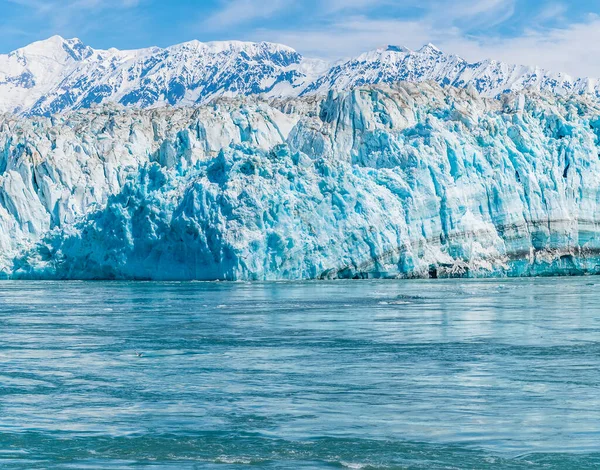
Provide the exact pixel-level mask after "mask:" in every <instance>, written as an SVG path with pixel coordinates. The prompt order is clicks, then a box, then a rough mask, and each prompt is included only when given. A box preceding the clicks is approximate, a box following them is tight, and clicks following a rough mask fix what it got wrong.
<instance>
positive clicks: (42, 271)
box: [0, 83, 600, 280]
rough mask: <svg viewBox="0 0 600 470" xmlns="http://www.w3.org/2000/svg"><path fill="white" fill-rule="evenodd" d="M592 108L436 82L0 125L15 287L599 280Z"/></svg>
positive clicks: (599, 111)
mask: <svg viewBox="0 0 600 470" xmlns="http://www.w3.org/2000/svg"><path fill="white" fill-rule="evenodd" d="M599 132H600V104H599V103H598V102H597V101H596V100H595V99H593V98H591V97H585V96H583V97H581V96H578V97H554V96H548V95H536V94H528V93H525V94H520V95H506V96H503V97H502V98H500V99H497V100H496V99H484V98H481V97H480V96H479V95H478V94H477V93H476V92H475V91H472V90H458V89H453V88H446V89H442V88H441V87H439V86H438V85H435V84H432V83H423V84H408V83H404V84H399V85H395V86H393V87H391V88H390V87H388V86H384V85H382V86H377V87H366V88H358V89H355V90H353V91H350V92H340V93H336V92H331V93H330V94H329V95H328V96H327V97H326V98H325V99H319V98H316V97H306V98H303V99H293V100H292V99H287V100H277V101H270V102H260V101H251V100H248V99H246V100H234V101H222V102H219V103H217V104H215V105H211V106H206V107H201V108H197V109H177V110H173V109H161V110H154V111H122V110H115V109H107V108H100V109H97V110H92V111H85V112H79V113H71V114H67V115H64V116H63V117H60V118H54V119H43V118H36V119H31V120H27V121H12V120H11V118H5V120H4V122H2V124H1V127H0V143H1V147H0V148H3V149H4V151H3V153H2V160H1V162H0V170H2V177H1V178H2V179H1V181H0V224H1V225H0V233H2V237H1V238H0V244H1V247H2V250H3V252H4V253H5V255H4V260H3V266H4V272H5V273H6V275H7V276H11V277H17V278H138V279H251V280H254V279H306V278H335V277H413V276H419V277H427V276H429V277H444V276H502V275H534V274H542V275H544V274H548V275H551V274H581V273H586V272H590V273H596V272H598V271H600V256H599V253H600V251H599V247H600V241H599V238H598V235H599V231H598V228H597V227H598V222H599V221H600V216H599V213H598V207H599V204H598V201H599V197H600V160H599V152H600V149H599V148H598V135H599Z"/></svg>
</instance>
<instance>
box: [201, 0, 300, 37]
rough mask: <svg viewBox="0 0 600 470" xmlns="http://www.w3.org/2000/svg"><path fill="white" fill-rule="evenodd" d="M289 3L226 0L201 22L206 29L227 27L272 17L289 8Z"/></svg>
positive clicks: (282, 0) (272, 0)
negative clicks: (218, 8)
mask: <svg viewBox="0 0 600 470" xmlns="http://www.w3.org/2000/svg"><path fill="white" fill-rule="evenodd" d="M291 4H292V2H291V1H290V0H270V1H267V0H228V1H227V2H225V3H224V4H223V6H222V8H221V9H220V10H218V11H217V12H216V13H214V14H213V15H211V16H209V17H208V18H206V19H205V20H204V21H203V23H202V24H203V27H204V28H205V29H208V30H220V29H223V28H229V27H231V26H235V25H239V24H243V23H247V22H249V21H252V20H255V19H258V18H269V17H272V16H273V15H275V14H277V13H279V12H281V11H284V10H285V9H287V8H289V7H290V6H291Z"/></svg>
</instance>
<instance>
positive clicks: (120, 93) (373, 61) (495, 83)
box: [0, 36, 600, 115]
mask: <svg viewBox="0 0 600 470" xmlns="http://www.w3.org/2000/svg"><path fill="white" fill-rule="evenodd" d="M402 80H407V81H425V80H434V81H436V82H438V83H439V84H441V85H443V86H447V85H453V86H457V87H467V86H469V85H472V86H473V87H475V88H476V89H477V90H478V91H479V92H480V93H481V94H483V95H484V96H497V95H499V94H501V93H504V92H507V91H517V90H522V89H525V88H531V89H534V90H538V91H549V92H553V93H558V94H567V93H593V94H596V95H600V83H599V81H598V80H596V79H587V78H586V79H579V78H572V77H570V76H568V75H565V74H561V73H554V72H548V71H545V70H542V69H539V68H536V67H526V66H514V65H508V64H505V63H502V62H497V61H494V60H486V61H482V62H477V63H468V62H467V61H465V60H464V59H461V58H460V57H458V56H455V55H448V54H444V53H443V52H441V51H440V50H439V49H437V48H436V47H435V46H433V45H431V44H428V45H426V46H424V47H423V48H421V49H419V50H418V51H411V50H409V49H406V48H403V47H397V46H388V47H385V48H382V49H378V50H375V51H371V52H367V53H365V54H362V55H360V56H358V57H356V58H352V59H350V60H347V61H340V62H337V63H335V64H334V65H328V64H327V63H326V62H323V61H321V60H316V59H308V58H304V57H302V56H301V55H300V54H299V53H298V52H296V51H294V50H293V49H291V48H289V47H287V46H283V45H278V44H272V43H264V42H263V43H248V42H238V41H229V42H212V43H200V42H198V41H191V42H188V43H184V44H179V45H176V46H172V47H167V48H164V49H163V48H158V47H152V48H148V49H140V50H132V51H119V50H116V49H109V50H96V49H92V48H91V47H89V46H86V45H84V44H82V43H81V41H79V40H78V39H63V38H61V37H59V36H54V37H52V38H50V39H48V40H45V41H39V42H35V43H33V44H31V45H29V46H26V47H24V48H21V49H18V50H16V51H14V52H11V53H10V54H7V55H0V112H10V113H17V114H29V115H31V114H38V115H51V114H55V113H58V112H63V111H66V110H70V109H80V108H88V107H90V106H92V105H93V104H98V103H107V102H111V103H120V104H122V105H125V106H128V107H139V108H148V107H158V106H161V105H164V104H170V105H193V104H198V103H204V102H207V101H210V100H211V99H213V98H215V97H218V96H228V97H234V96H240V95H256V94H264V95H267V96H278V97H285V96H287V97H289V96H300V95H307V94H322V93H326V92H327V91H329V90H330V89H332V88H333V89H338V90H347V89H351V88H353V87H356V86H362V85H366V84H377V83H392V82H397V81H402Z"/></svg>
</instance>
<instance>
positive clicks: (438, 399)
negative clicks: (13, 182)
mask: <svg viewBox="0 0 600 470" xmlns="http://www.w3.org/2000/svg"><path fill="white" fill-rule="evenodd" d="M139 354H141V356H139ZM0 384H1V385H0V467H1V468H3V469H36V468H71V469H81V468H94V469H96V468H108V469H117V468H119V469H120V468H123V469H129V468H151V469H158V468H165V469H187V468H189V469H193V468H219V469H227V468H239V467H240V466H243V465H249V464H251V465H254V466H256V467H259V468H289V469H296V468H427V469H429V468H498V467H501V468H516V469H520V468H598V467H599V466H600V279H598V278H590V277H588V278H568V279H567V278H561V279H535V280H529V279H525V280H523V279H520V280H500V281H498V280H488V281H462V280H460V281H348V282H306V283H271V284H241V283H82V282H22V283H19V282H3V283H0Z"/></svg>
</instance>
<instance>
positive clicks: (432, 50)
mask: <svg viewBox="0 0 600 470" xmlns="http://www.w3.org/2000/svg"><path fill="white" fill-rule="evenodd" d="M417 52H419V53H420V54H436V55H437V54H443V52H442V51H441V50H440V49H438V48H437V46H435V45H434V44H431V43H430V42H429V43H427V44H425V45H424V46H423V47H421V49H419V50H418V51H417Z"/></svg>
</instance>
